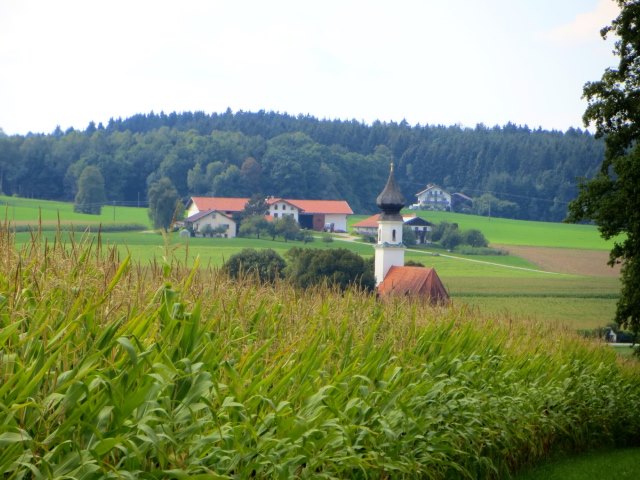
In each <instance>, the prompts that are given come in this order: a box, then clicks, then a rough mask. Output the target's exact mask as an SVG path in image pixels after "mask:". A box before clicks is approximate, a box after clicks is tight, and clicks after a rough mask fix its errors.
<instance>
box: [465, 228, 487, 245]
mask: <svg viewBox="0 0 640 480" xmlns="http://www.w3.org/2000/svg"><path fill="white" fill-rule="evenodd" d="M462 243H465V244H466V245H471V246H472V247H487V246H488V245H489V241H488V240H487V239H486V237H485V236H484V235H483V234H482V232H481V231H480V230H476V229H475V228H474V229H471V230H466V231H465V232H464V238H463V241H462Z"/></svg>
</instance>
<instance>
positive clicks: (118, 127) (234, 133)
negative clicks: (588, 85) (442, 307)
mask: <svg viewBox="0 0 640 480" xmlns="http://www.w3.org/2000/svg"><path fill="white" fill-rule="evenodd" d="M603 151H604V148H603V144H602V142H601V141H599V140H596V139H595V138H594V137H593V136H592V135H591V134H589V133H588V132H586V131H581V130H575V129H569V130H568V131H567V132H558V131H546V130H541V129H537V130H531V129H529V128H528V127H526V126H525V127H521V126H516V125H513V124H507V125H505V126H503V127H497V126H496V127H492V128H488V127H485V126H483V125H478V126H477V127H476V128H474V129H466V128H460V127H457V126H449V127H445V126H419V125H418V126H411V125H409V124H407V123H406V122H400V123H394V122H392V123H382V122H374V123H373V124H372V125H367V124H364V123H361V122H357V121H341V120H319V119H317V118H314V117H311V116H297V117H296V116H291V115H287V114H280V113H275V112H264V111H260V112H255V113H252V112H236V113H234V112H231V111H230V110H227V111H226V112H224V113H221V114H215V113H214V114H205V113H202V112H195V113H189V112H187V113H179V114H178V113H171V114H168V115H166V114H163V113H161V114H154V113H151V114H148V115H142V114H141V115H134V116H133V117H130V118H127V119H117V120H111V121H110V122H109V123H108V125H107V126H106V127H103V126H102V125H99V126H98V127H96V126H95V125H94V124H93V123H91V124H90V125H89V126H88V127H87V129H86V130H84V131H78V130H72V129H70V130H68V131H66V132H63V131H61V130H60V129H56V131H54V132H53V133H52V134H49V135H33V134H29V135H26V136H0V187H1V190H2V192H3V193H4V194H8V195H11V194H17V195H21V196H30V197H41V198H47V199H60V200H73V198H74V196H75V194H76V183H77V179H78V177H79V176H80V174H81V173H82V170H83V169H84V168H85V167H86V166H88V165H96V166H98V167H99V169H100V170H101V172H102V174H103V176H104V179H105V187H106V191H107V197H108V199H109V202H110V203H111V202H117V203H125V204H126V202H130V203H131V204H135V203H137V202H138V201H139V200H140V201H144V200H145V199H146V191H147V185H149V183H151V182H153V181H154V180H157V179H159V178H161V177H163V176H166V177H169V178H170V179H171V181H172V182H173V183H174V185H175V186H176V188H177V189H178V191H179V192H180V194H181V195H183V196H184V197H185V198H186V197H188V196H189V195H195V194H198V195H204V194H210V195H218V196H249V195H251V194H252V193H255V192H262V193H264V194H265V195H275V196H283V197H289V198H309V199H318V198H326V199H346V200H347V201H348V202H349V203H350V204H351V206H352V208H353V209H354V211H356V212H358V213H366V212H372V211H374V210H375V198H376V196H377V194H378V193H379V192H380V189H381V188H382V186H383V185H384V183H385V181H386V177H387V174H388V168H389V162H390V161H391V160H394V161H395V164H396V172H397V179H398V181H399V183H400V186H401V188H402V190H403V192H404V194H405V197H406V198H407V200H408V201H409V202H413V201H414V200H415V197H414V194H415V193H417V192H418V191H420V190H421V189H423V188H424V187H425V185H426V184H427V183H435V184H438V185H440V186H442V187H444V188H445V189H448V190H450V191H452V192H462V193H465V194H466V195H468V196H470V197H473V198H475V199H477V201H476V203H475V207H474V208H475V209H476V211H477V213H481V214H482V213H486V212H487V211H488V208H489V204H491V214H492V215H501V216H508V217H514V218H524V219H536V220H561V219H563V218H564V216H565V214H566V207H567V202H568V201H570V200H571V199H572V198H573V197H574V196H575V194H576V183H577V179H578V178H579V177H592V176H593V175H595V173H596V171H597V169H598V166H599V164H600V162H601V160H602V156H603Z"/></svg>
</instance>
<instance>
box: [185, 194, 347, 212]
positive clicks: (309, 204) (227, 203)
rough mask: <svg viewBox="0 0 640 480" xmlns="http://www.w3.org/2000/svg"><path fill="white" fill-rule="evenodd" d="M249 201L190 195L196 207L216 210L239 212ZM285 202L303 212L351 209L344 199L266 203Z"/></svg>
mask: <svg viewBox="0 0 640 480" xmlns="http://www.w3.org/2000/svg"><path fill="white" fill-rule="evenodd" d="M248 201H249V199H248V198H230V197H191V202H193V203H194V204H195V205H196V207H197V209H198V210H200V211H203V210H218V211H221V212H241V211H242V210H244V207H245V205H246V204H247V202H248ZM279 201H282V202H287V203H288V204H290V205H293V206H294V207H296V208H298V209H299V210H301V211H303V212H304V213H324V214H344V215H352V214H353V210H351V207H350V206H349V204H348V203H347V202H346V201H344V200H292V199H289V198H269V199H267V204H269V205H271V204H273V203H275V202H279Z"/></svg>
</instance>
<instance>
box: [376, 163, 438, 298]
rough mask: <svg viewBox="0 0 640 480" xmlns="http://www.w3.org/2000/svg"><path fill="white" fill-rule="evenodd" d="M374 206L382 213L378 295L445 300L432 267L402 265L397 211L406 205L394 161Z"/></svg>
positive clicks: (400, 232)
mask: <svg viewBox="0 0 640 480" xmlns="http://www.w3.org/2000/svg"><path fill="white" fill-rule="evenodd" d="M376 205H377V206H378V208H379V209H380V211H381V212H382V213H381V214H380V217H379V220H378V239H377V243H376V245H375V270H374V273H375V278H376V286H377V289H378V294H379V295H380V297H381V298H386V297H391V296H405V297H410V298H415V299H418V300H425V301H428V302H430V303H431V304H433V305H437V304H445V303H448V302H449V294H448V293H447V290H446V288H445V287H444V285H443V284H442V281H441V280H440V278H439V277H438V274H437V273H436V271H435V269H433V268H425V267H413V266H405V264H404V252H405V249H406V247H405V245H404V243H402V227H403V225H404V219H403V218H402V215H401V214H400V211H401V210H402V208H403V207H404V206H405V199H404V197H403V196H402V192H401V191H400V188H399V187H398V184H397V182H396V179H395V176H394V174H393V163H391V168H390V171H389V178H388V180H387V184H386V185H385V187H384V189H383V190H382V192H381V193H380V195H378V198H377V199H376Z"/></svg>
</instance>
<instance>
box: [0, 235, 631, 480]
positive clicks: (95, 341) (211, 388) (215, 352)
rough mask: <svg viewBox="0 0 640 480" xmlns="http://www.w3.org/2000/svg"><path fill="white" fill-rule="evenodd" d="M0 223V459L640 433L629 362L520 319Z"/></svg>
mask: <svg viewBox="0 0 640 480" xmlns="http://www.w3.org/2000/svg"><path fill="white" fill-rule="evenodd" d="M9 230H10V229H9V228H8V226H7V225H5V226H4V228H3V229H2V232H1V233H0V250H2V252H1V253H0V472H2V476H3V477H4V478H11V479H14V478H15V479H22V478H34V479H40V478H54V477H55V478H87V479H92V478H132V479H133V478H178V479H179V478H187V477H189V478H251V477H256V478H283V479H285V478H286V479H288V478H427V479H445V478H469V479H475V478H508V477H509V476H510V475H512V474H513V473H514V472H516V471H518V469H520V468H522V467H524V466H528V465H531V464H534V463H536V462H537V461H539V460H541V459H543V458H545V457H547V456H548V455H549V454H551V453H553V452H557V451H560V450H562V451H581V450H585V449H588V448H593V447H599V446H611V445H632V444H638V443H640V417H639V416H638V415H637V411H638V407H640V368H639V367H638V364H637V363H635V362H633V361H627V362H624V361H621V360H618V359H617V358H616V355H615V353H613V352H610V351H609V350H608V349H607V348H605V347H603V346H601V345H597V344H594V343H590V342H588V341H586V340H584V339H581V338H579V337H577V336H576V335H574V334H573V333H572V332H570V331H567V330H564V329H562V328H559V327H553V326H549V325H548V324H545V325H539V324H535V323H532V322H531V321H528V320H526V319H517V318H511V317H509V316H508V315H504V316H502V317H488V316H483V315H482V314H481V313H480V312H478V311H468V310H465V309H460V308H456V307H455V306H454V307H450V308H440V309H434V308H431V307H428V306H424V305H421V304H418V303H415V302H409V301H406V300H404V299H400V300H397V301H395V302H389V303H381V302H379V301H378V300H376V298H375V297H374V296H372V295H369V294H366V293H364V292H360V291H356V290H351V291H347V292H346V293H340V292H338V291H333V290H331V289H330V288H318V289H315V290H307V291H300V290H296V289H294V288H293V287H291V286H290V285H288V284H286V283H284V282H283V283H279V284H275V285H265V284H260V283H259V282H256V281H253V280H251V279H246V280H244V281H232V280H230V279H229V278H227V277H225V276H224V275H223V274H222V273H220V272H217V271H215V270H212V269H208V268H204V267H198V266H197V265H196V267H194V268H192V269H187V268H185V267H184V266H183V265H182V264H181V263H180V262H179V261H178V260H176V259H175V257H172V256H171V255H170V252H168V253H167V256H166V257H165V258H164V259H163V260H158V261H157V262H154V263H151V264H149V265H136V264H133V263H132V262H130V261H129V259H128V258H119V257H118V253H117V250H116V249H112V248H106V247H103V246H102V245H101V244H100V240H99V239H98V240H97V241H95V242H93V243H92V242H90V241H86V240H83V239H78V240H74V238H73V237H69V238H68V239H67V238H65V240H64V241H63V239H62V234H60V235H59V236H58V238H57V239H56V240H55V241H54V242H46V241H43V240H41V238H40V237H39V235H38V233H37V232H36V233H34V234H33V236H32V241H31V243H30V244H28V245H26V246H25V247H23V248H22V249H21V250H20V251H18V250H17V249H16V247H15V246H14V242H13V237H12V234H11V233H10V231H9Z"/></svg>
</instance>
